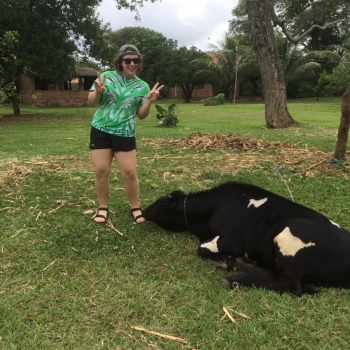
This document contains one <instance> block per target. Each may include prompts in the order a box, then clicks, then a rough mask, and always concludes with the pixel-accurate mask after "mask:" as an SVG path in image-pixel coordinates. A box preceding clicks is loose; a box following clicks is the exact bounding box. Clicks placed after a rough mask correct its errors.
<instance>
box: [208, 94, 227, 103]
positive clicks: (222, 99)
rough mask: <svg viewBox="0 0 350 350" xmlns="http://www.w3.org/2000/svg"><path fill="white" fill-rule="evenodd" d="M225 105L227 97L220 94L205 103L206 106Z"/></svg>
mask: <svg viewBox="0 0 350 350" xmlns="http://www.w3.org/2000/svg"><path fill="white" fill-rule="evenodd" d="M224 103H225V95H224V94H219V95H216V96H215V97H211V98H208V99H207V100H205V101H204V106H217V105H222V104H224Z"/></svg>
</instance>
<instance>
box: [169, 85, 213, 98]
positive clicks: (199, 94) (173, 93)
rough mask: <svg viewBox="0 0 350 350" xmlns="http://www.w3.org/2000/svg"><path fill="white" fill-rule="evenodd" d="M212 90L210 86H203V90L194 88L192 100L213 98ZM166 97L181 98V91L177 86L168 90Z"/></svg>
mask: <svg viewBox="0 0 350 350" xmlns="http://www.w3.org/2000/svg"><path fill="white" fill-rule="evenodd" d="M212 90H213V88H212V86H211V85H210V84H204V85H203V88H195V89H193V92H192V98H208V97H212V96H213V91H212ZM168 97H170V98H175V97H178V98H181V97H182V91H181V89H180V88H179V87H178V86H175V87H173V88H170V92H169V95H168Z"/></svg>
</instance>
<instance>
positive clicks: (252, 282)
mask: <svg viewBox="0 0 350 350" xmlns="http://www.w3.org/2000/svg"><path fill="white" fill-rule="evenodd" d="M228 265H230V264H228ZM232 266H233V267H234V268H236V269H237V270H238V271H239V272H241V273H238V274H236V275H231V276H227V277H225V279H223V280H222V281H221V284H222V285H224V286H231V285H232V283H234V282H237V283H239V284H241V285H243V286H247V287H252V286H255V287H257V288H266V289H271V290H275V291H277V292H290V293H291V294H294V295H297V296H300V295H301V294H302V293H303V289H302V285H301V275H300V274H297V273H295V272H293V274H292V273H291V274H285V273H281V272H273V271H269V270H256V269H251V268H249V267H247V266H245V265H242V264H238V263H234V264H233V265H230V268H231V267H232ZM288 275H291V276H293V277H291V276H288ZM309 292H311V291H310V290H309Z"/></svg>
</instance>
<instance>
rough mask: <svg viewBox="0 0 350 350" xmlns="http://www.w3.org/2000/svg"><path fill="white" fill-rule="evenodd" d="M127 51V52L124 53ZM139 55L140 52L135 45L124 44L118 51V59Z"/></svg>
mask: <svg viewBox="0 0 350 350" xmlns="http://www.w3.org/2000/svg"><path fill="white" fill-rule="evenodd" d="M127 49H128V51H126V50H127ZM133 53H134V54H135V55H140V51H139V50H138V48H137V47H136V46H135V45H131V44H125V45H123V46H122V47H121V48H120V49H119V53H118V57H123V56H125V55H130V54H133Z"/></svg>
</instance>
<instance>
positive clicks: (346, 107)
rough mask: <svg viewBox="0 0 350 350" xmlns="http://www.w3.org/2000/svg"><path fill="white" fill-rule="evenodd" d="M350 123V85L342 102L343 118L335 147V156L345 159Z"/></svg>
mask: <svg viewBox="0 0 350 350" xmlns="http://www.w3.org/2000/svg"><path fill="white" fill-rule="evenodd" d="M349 125H350V86H349V87H348V88H347V89H346V91H345V93H344V94H343V97H342V103H341V119H340V125H339V128H338V139H337V145H336V147H335V152H334V158H335V159H344V158H345V155H346V144H347V143H348V135H349Z"/></svg>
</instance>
